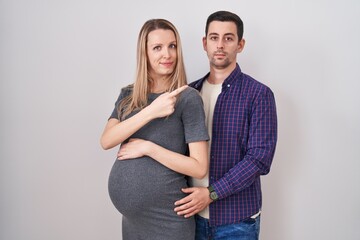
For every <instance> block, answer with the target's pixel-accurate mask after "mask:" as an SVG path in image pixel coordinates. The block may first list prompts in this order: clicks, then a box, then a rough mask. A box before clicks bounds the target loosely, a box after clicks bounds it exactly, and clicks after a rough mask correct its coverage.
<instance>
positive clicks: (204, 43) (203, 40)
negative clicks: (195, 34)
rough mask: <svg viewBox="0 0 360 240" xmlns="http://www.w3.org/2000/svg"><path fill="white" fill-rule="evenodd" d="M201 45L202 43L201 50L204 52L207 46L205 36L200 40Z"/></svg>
mask: <svg viewBox="0 0 360 240" xmlns="http://www.w3.org/2000/svg"><path fill="white" fill-rule="evenodd" d="M202 43H203V49H204V50H205V51H206V45H207V42H206V36H205V37H203V38H202Z"/></svg>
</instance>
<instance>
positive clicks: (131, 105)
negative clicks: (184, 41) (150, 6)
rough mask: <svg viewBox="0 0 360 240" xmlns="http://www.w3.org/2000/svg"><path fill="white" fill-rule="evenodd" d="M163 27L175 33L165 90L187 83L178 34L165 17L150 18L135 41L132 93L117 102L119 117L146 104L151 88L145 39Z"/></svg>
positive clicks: (171, 89)
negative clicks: (173, 55) (173, 60)
mask: <svg viewBox="0 0 360 240" xmlns="http://www.w3.org/2000/svg"><path fill="white" fill-rule="evenodd" d="M157 29H164V30H170V31H172V32H173V33H174V35H175V40H176V46H177V47H176V53H177V60H176V63H175V68H174V71H173V72H172V73H171V74H170V76H169V78H168V79H167V80H166V81H168V82H169V85H168V89H166V90H167V91H173V90H175V89H176V88H179V87H181V86H183V85H186V84H187V80H186V73H185V65H184V60H183V54H182V46H181V40H180V35H179V33H178V31H177V30H176V28H175V26H174V25H173V24H172V23H171V22H169V21H167V20H165V19H150V20H148V21H146V22H145V23H144V25H143V26H142V28H141V30H140V33H139V36H138V42H137V55H136V57H137V68H136V77H135V83H134V84H132V86H131V87H132V94H130V95H129V96H128V97H126V98H124V99H123V101H122V102H121V103H120V104H119V109H118V112H119V115H120V116H119V119H124V118H125V117H126V116H127V115H129V114H130V113H131V112H132V111H134V110H141V109H143V108H144V107H146V106H147V105H148V94H149V93H150V90H151V83H152V79H151V77H150V75H149V69H148V68H149V63H148V56H147V41H148V35H149V33H150V32H152V31H154V30H157Z"/></svg>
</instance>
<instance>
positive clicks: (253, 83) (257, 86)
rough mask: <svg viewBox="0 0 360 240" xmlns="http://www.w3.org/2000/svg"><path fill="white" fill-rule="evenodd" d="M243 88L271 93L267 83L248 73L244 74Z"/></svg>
mask: <svg viewBox="0 0 360 240" xmlns="http://www.w3.org/2000/svg"><path fill="white" fill-rule="evenodd" d="M242 86H244V88H250V89H254V90H257V91H261V92H263V91H265V92H267V91H270V92H271V89H270V87H268V86H267V85H266V84H265V83H263V82H261V81H259V80H257V79H255V78H253V77H252V76H250V75H248V74H246V73H243V78H242Z"/></svg>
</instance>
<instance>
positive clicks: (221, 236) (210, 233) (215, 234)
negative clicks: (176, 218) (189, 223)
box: [195, 215, 260, 240]
mask: <svg viewBox="0 0 360 240" xmlns="http://www.w3.org/2000/svg"><path fill="white" fill-rule="evenodd" d="M195 219H196V233H195V240H258V239H259V233H260V216H258V217H257V218H255V219H252V218H248V219H246V220H244V221H242V222H240V223H236V224H229V225H222V226H214V227H210V225H209V220H208V219H206V218H203V217H200V216H199V215H196V216H195Z"/></svg>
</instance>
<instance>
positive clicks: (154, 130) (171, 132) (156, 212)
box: [108, 87, 209, 240]
mask: <svg viewBox="0 0 360 240" xmlns="http://www.w3.org/2000/svg"><path fill="white" fill-rule="evenodd" d="M129 94H131V88H129V87H127V88H124V89H122V91H121V93H120V96H119V98H118V100H117V101H116V104H115V109H114V111H113V113H112V115H111V117H110V118H118V116H117V115H118V112H117V105H118V103H119V102H120V101H121V100H122V99H123V98H124V97H125V96H127V95H129ZM159 95H160V94H150V96H149V101H150V102H152V101H153V100H154V99H155V98H156V97H158V96H159ZM135 113H136V112H134V113H132V114H130V115H129V116H128V117H131V116H133V115H134V114H135ZM131 138H141V139H146V140H150V141H152V142H154V143H156V144H158V145H160V146H163V147H165V148H167V149H169V150H172V151H175V152H178V153H181V154H186V153H187V143H190V142H196V141H202V140H208V139H209V136H208V133H207V129H206V126H205V116H204V110H203V103H202V99H201V97H200V95H199V93H198V92H197V91H196V90H195V89H193V88H190V87H189V88H187V89H185V90H184V91H183V92H182V93H181V95H180V97H179V99H178V102H177V103H176V106H175V112H174V113H173V114H172V115H170V116H169V117H167V118H159V119H155V120H153V121H151V122H149V123H148V124H147V125H145V126H144V127H142V128H141V129H140V130H138V131H137V132H136V133H134V134H133V135H132V136H131ZM108 187H109V195H110V198H111V200H112V202H113V204H114V205H115V207H116V208H117V209H118V211H119V212H120V213H121V214H122V216H123V218H122V231H123V240H193V239H194V235H195V223H194V219H193V218H188V219H185V218H184V217H181V216H178V215H177V214H176V212H174V203H175V201H176V200H179V199H181V198H183V197H185V194H184V193H182V192H181V188H184V187H187V180H186V177H185V176H184V175H183V174H180V173H177V172H174V171H173V170H170V169H168V168H167V167H165V166H163V165H161V164H159V163H158V162H157V161H155V160H153V159H152V158H150V157H147V156H145V157H141V158H138V159H132V160H125V161H124V160H122V161H119V160H116V161H115V163H114V165H113V167H112V169H111V172H110V176H109V186H108Z"/></svg>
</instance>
